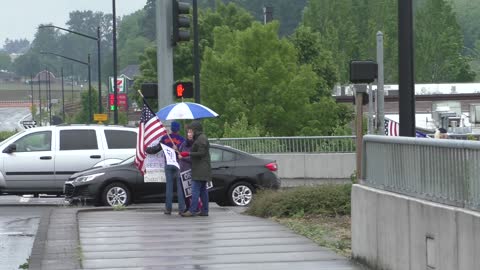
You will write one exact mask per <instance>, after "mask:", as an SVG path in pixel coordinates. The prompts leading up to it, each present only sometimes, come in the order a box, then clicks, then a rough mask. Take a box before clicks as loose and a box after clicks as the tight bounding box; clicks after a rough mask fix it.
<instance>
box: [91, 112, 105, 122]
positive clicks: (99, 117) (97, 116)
mask: <svg viewBox="0 0 480 270" xmlns="http://www.w3.org/2000/svg"><path fill="white" fill-rule="evenodd" d="M93 120H94V121H100V122H103V121H107V120H108V114H106V113H95V114H93Z"/></svg>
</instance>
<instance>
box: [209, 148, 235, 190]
mask: <svg viewBox="0 0 480 270" xmlns="http://www.w3.org/2000/svg"><path fill="white" fill-rule="evenodd" d="M235 159H236V154H235V153H234V152H232V151H228V150H225V149H221V148H217V147H214V146H211V147H210V161H211V166H212V178H213V179H212V180H213V188H212V189H211V190H210V192H212V191H216V190H222V189H223V188H224V187H225V186H228V185H229V183H230V182H231V181H232V180H233V179H234V177H233V176H232V170H233V168H234V166H235Z"/></svg>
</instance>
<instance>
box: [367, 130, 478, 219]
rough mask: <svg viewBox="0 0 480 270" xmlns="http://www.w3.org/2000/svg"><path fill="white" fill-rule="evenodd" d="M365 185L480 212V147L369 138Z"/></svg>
mask: <svg viewBox="0 0 480 270" xmlns="http://www.w3.org/2000/svg"><path fill="white" fill-rule="evenodd" d="M362 180H363V181H364V184H366V185H368V186H371V187H374V188H379V189H383V190H387V191H392V192H396V193H401V194H405V195H408V196H412V197H416V198H421V199H426V200H430V201H434V202H438V203H443V204H448V205H453V206H457V207H464V208H469V209H472V210H477V211H478V210H480V142H476V141H462V140H440V139H436V140H435V139H421V138H408V137H386V136H373V135H367V136H365V137H364V141H363V157H362Z"/></svg>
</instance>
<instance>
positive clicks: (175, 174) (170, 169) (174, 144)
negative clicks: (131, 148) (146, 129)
mask: <svg viewBox="0 0 480 270" xmlns="http://www.w3.org/2000/svg"><path fill="white" fill-rule="evenodd" d="M170 130H171V133H170V134H169V135H165V136H163V137H162V139H161V140H160V143H159V144H157V145H155V146H152V147H148V148H147V149H146V150H145V152H147V153H148V154H156V153H158V152H160V151H161V150H162V149H163V148H162V144H163V145H166V146H168V147H170V148H172V149H173V150H178V149H179V147H180V145H181V144H182V143H183V142H184V141H185V139H184V138H183V137H182V136H181V135H180V134H178V131H179V130H180V123H178V122H172V124H171V127H170ZM164 152H165V151H164ZM168 152H169V153H170V152H171V151H168ZM165 154H167V153H165ZM169 157H170V156H169ZM173 159H175V162H176V156H175V154H173ZM167 161H168V160H167ZM176 165H178V164H176ZM165 177H166V182H167V183H166V191H165V212H164V214H165V215H171V214H172V202H173V185H174V183H177V198H178V211H179V214H181V213H183V212H184V211H185V197H184V195H183V188H182V186H181V185H179V184H180V180H179V177H180V174H179V168H178V167H177V166H175V165H173V164H172V163H168V162H167V163H166V165H165Z"/></svg>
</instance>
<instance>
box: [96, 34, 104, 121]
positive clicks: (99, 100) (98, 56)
mask: <svg viewBox="0 0 480 270" xmlns="http://www.w3.org/2000/svg"><path fill="white" fill-rule="evenodd" d="M97 61H98V68H97V69H98V113H102V112H103V106H102V72H101V70H100V26H99V27H97Z"/></svg>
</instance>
